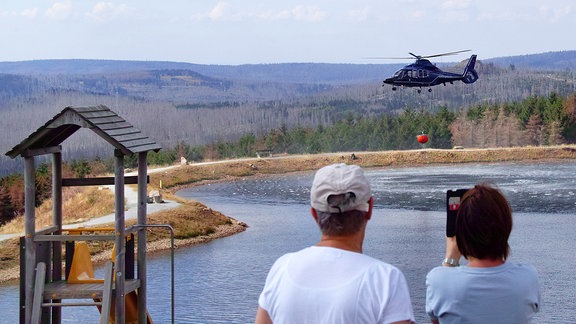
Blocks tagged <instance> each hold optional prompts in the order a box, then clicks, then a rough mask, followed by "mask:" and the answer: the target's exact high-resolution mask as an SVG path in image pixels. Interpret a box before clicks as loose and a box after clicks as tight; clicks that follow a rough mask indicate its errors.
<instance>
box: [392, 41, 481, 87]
mask: <svg viewBox="0 0 576 324" xmlns="http://www.w3.org/2000/svg"><path fill="white" fill-rule="evenodd" d="M468 51H469V50H465V51H457V52H450V53H443V54H435V55H428V56H420V55H415V54H412V53H409V54H410V55H412V56H413V57H415V58H416V62H415V63H412V64H410V65H406V66H405V67H403V68H402V69H400V70H399V71H397V72H396V73H394V76H392V77H391V78H388V79H386V80H384V84H383V85H382V86H384V85H386V84H390V85H392V90H396V89H397V87H399V86H400V87H409V88H411V87H418V88H420V89H418V93H420V92H421V91H422V87H432V86H435V85H438V84H443V85H446V83H450V84H453V83H454V81H462V82H464V83H467V84H469V83H474V82H476V80H478V73H477V72H476V70H474V65H475V64H476V55H472V56H470V59H469V60H468V64H466V68H464V72H463V73H462V74H457V73H451V72H445V71H442V70H440V69H439V68H438V67H436V65H434V64H432V63H430V61H429V60H427V58H431V57H438V56H445V55H453V54H456V53H462V52H468ZM431 91H432V89H431V88H429V89H428V92H431Z"/></svg>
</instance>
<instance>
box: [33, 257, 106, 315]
mask: <svg viewBox="0 0 576 324" xmlns="http://www.w3.org/2000/svg"><path fill="white" fill-rule="evenodd" d="M113 268H114V264H113V263H112V262H111V261H108V262H107V263H106V266H105V268H104V269H105V270H104V271H105V274H104V285H103V287H102V289H101V291H100V292H99V294H98V295H99V296H98V298H94V300H95V301H94V302H76V303H74V302H71V303H62V302H60V303H54V302H48V303H45V302H44V300H45V299H50V296H44V294H45V292H46V290H45V285H44V280H45V276H46V263H44V262H39V263H38V264H37V265H36V279H35V284H34V299H33V303H32V322H31V323H32V324H39V323H41V320H42V307H53V306H57V307H58V306H100V307H101V310H100V324H108V321H109V319H110V308H111V305H112V288H113V284H112V283H113V281H114V279H113V278H114V277H113V272H112V271H113ZM46 297H48V298H46ZM85 297H87V296H83V297H79V296H78V297H68V298H70V299H82V298H85ZM92 297H94V295H92ZM98 299H99V300H100V301H96V300H98Z"/></svg>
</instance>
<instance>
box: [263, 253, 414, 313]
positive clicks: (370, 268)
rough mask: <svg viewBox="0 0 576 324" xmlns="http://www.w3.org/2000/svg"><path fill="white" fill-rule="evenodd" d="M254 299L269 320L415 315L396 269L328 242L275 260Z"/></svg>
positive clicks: (400, 275)
mask: <svg viewBox="0 0 576 324" xmlns="http://www.w3.org/2000/svg"><path fill="white" fill-rule="evenodd" d="M258 303H259V306H260V307H262V308H263V309H265V310H266V311H267V312H268V314H269V315H270V318H271V319H272V321H273V322H274V324H283V323H294V324H305V323H313V324H321V323H326V324H334V323H346V324H348V323H371V324H372V323H390V322H396V321H402V320H410V321H412V322H413V321H414V314H413V311H412V304H411V302H410V293H409V291H408V285H407V284H406V279H405V278H404V275H403V274H402V272H401V271H400V270H398V269H397V268H396V267H394V266H392V265H390V264H387V263H384V262H382V261H380V260H377V259H374V258H371V257H369V256H367V255H364V254H361V253H355V252H350V251H346V250H341V249H336V248H330V247H318V246H312V247H309V248H306V249H303V250H300V251H298V252H295V253H288V254H285V255H283V256H282V257H280V258H279V259H278V260H276V262H275V263H274V265H273V266H272V268H271V269H270V272H269V273H268V277H267V278H266V284H265V286H264V289H263V291H262V293H261V294H260V298H259V300H258Z"/></svg>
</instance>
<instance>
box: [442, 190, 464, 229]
mask: <svg viewBox="0 0 576 324" xmlns="http://www.w3.org/2000/svg"><path fill="white" fill-rule="evenodd" d="M466 191H468V189H457V190H448V191H447V192H446V236H448V237H453V236H454V235H456V215H458V209H459V208H460V200H461V199H462V196H464V194H465V193H466Z"/></svg>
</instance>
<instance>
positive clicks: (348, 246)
mask: <svg viewBox="0 0 576 324" xmlns="http://www.w3.org/2000/svg"><path fill="white" fill-rule="evenodd" d="M362 241H363V239H362V238H359V237H358V235H351V236H325V235H322V239H320V242H318V244H316V246H326V247H332V248H336V249H342V250H346V251H351V252H357V253H362Z"/></svg>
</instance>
